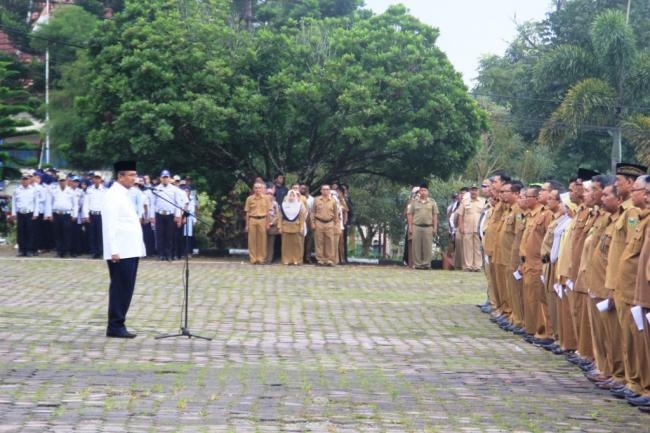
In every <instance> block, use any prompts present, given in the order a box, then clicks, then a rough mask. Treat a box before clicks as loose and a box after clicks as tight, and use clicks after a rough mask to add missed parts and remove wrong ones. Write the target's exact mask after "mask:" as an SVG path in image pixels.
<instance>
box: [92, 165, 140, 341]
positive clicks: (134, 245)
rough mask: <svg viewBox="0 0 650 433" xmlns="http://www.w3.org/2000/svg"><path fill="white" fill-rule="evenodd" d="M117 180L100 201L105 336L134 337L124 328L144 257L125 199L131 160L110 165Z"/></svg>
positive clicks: (131, 174) (134, 215) (130, 181)
mask: <svg viewBox="0 0 650 433" xmlns="http://www.w3.org/2000/svg"><path fill="white" fill-rule="evenodd" d="M114 168H115V173H116V175H117V181H116V182H114V183H113V185H112V186H111V187H110V188H109V190H108V191H107V192H106V196H105V197H104V202H103V204H102V208H101V212H102V240H103V251H104V260H106V263H107V264H108V273H109V277H110V285H109V289H108V325H107V327H106V336H107V337H114V338H134V337H135V336H136V335H135V334H133V333H131V332H129V331H128V329H127V328H126V324H125V322H126V315H127V313H128V311H129V306H130V305H131V299H132V298H133V291H134V289H135V280H136V277H137V273H138V261H139V259H140V257H144V256H146V250H145V246H144V241H143V238H142V226H141V225H140V218H138V214H137V212H136V208H135V206H134V205H133V201H132V200H131V199H130V198H129V194H128V190H129V189H130V188H131V187H133V185H134V184H135V180H136V178H137V173H136V162H135V161H118V162H116V163H115V165H114Z"/></svg>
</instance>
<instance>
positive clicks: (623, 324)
mask: <svg viewBox="0 0 650 433" xmlns="http://www.w3.org/2000/svg"><path fill="white" fill-rule="evenodd" d="M646 173H647V167H644V166H640V165H635V164H626V163H620V164H618V165H617V168H616V175H615V176H606V175H601V174H598V173H595V172H592V171H590V170H585V169H581V170H579V172H578V174H577V175H576V176H573V177H572V178H571V179H570V180H569V184H568V185H569V188H568V193H565V191H564V186H563V185H562V184H561V183H560V182H557V181H554V180H549V181H546V182H543V183H541V184H530V185H528V186H524V185H523V184H522V183H521V182H518V181H515V180H512V179H511V178H510V177H509V176H508V175H507V174H506V173H497V174H495V175H494V176H493V177H491V178H490V179H489V180H486V181H485V182H484V184H486V185H489V188H486V190H485V192H486V195H487V196H488V204H487V205H486V207H485V209H484V218H483V220H482V223H481V225H480V229H479V232H480V234H481V235H482V242H483V249H484V265H485V266H484V269H485V274H486V276H487V282H488V302H487V303H486V305H484V306H482V311H484V312H486V313H491V315H492V317H491V320H492V321H494V322H496V323H497V324H499V326H500V327H502V328H503V329H505V330H507V331H511V332H514V333H516V334H518V335H521V336H522V337H523V338H524V339H525V340H526V341H527V342H529V343H531V344H535V345H537V346H540V347H542V348H544V349H546V350H549V351H552V352H553V353H555V354H558V355H561V354H563V355H565V356H566V357H567V359H568V360H569V361H570V362H572V363H574V364H576V365H578V366H579V367H580V368H581V369H582V370H583V371H584V372H585V375H586V377H587V378H588V379H589V380H591V381H593V382H594V383H596V385H597V386H598V387H599V388H602V389H607V390H610V391H611V393H612V394H613V395H614V396H616V397H619V398H622V399H626V400H627V402H628V403H630V404H632V405H634V406H639V408H640V410H642V411H644V412H650V316H648V317H646V315H647V314H648V313H649V312H650V262H649V258H650V217H649V216H650V199H649V197H650V177H649V176H647V174H646Z"/></svg>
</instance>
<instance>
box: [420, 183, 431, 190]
mask: <svg viewBox="0 0 650 433" xmlns="http://www.w3.org/2000/svg"><path fill="white" fill-rule="evenodd" d="M422 188H424V189H429V185H428V184H426V183H421V184H420V189H422Z"/></svg>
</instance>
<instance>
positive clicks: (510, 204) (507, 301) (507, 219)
mask: <svg viewBox="0 0 650 433" xmlns="http://www.w3.org/2000/svg"><path fill="white" fill-rule="evenodd" d="M519 188H521V186H520V185H516V186H515V185H514V183H513V182H512V181H506V182H504V183H503V185H502V186H501V191H500V193H501V195H500V198H501V202H502V206H503V213H502V217H501V222H500V225H499V228H498V230H497V238H496V254H495V255H494V259H493V260H492V263H493V265H494V267H495V269H496V283H497V287H499V288H500V289H499V299H500V301H501V305H500V309H501V314H502V316H504V318H503V319H502V320H500V322H499V325H500V326H501V327H502V328H504V329H511V327H512V317H511V316H512V295H511V290H512V284H510V280H511V279H513V278H514V277H513V275H512V273H513V272H514V269H513V270H510V266H509V265H510V260H511V254H510V253H511V248H512V243H513V242H514V239H515V231H516V230H515V228H516V222H517V216H516V215H517V212H518V211H519V208H518V206H517V200H518V198H519V191H520V189H519Z"/></svg>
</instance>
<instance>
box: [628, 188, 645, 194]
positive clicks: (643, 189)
mask: <svg viewBox="0 0 650 433" xmlns="http://www.w3.org/2000/svg"><path fill="white" fill-rule="evenodd" d="M630 191H631V192H636V191H645V192H646V193H647V192H648V190H646V189H645V188H632V189H631V190H630Z"/></svg>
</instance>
